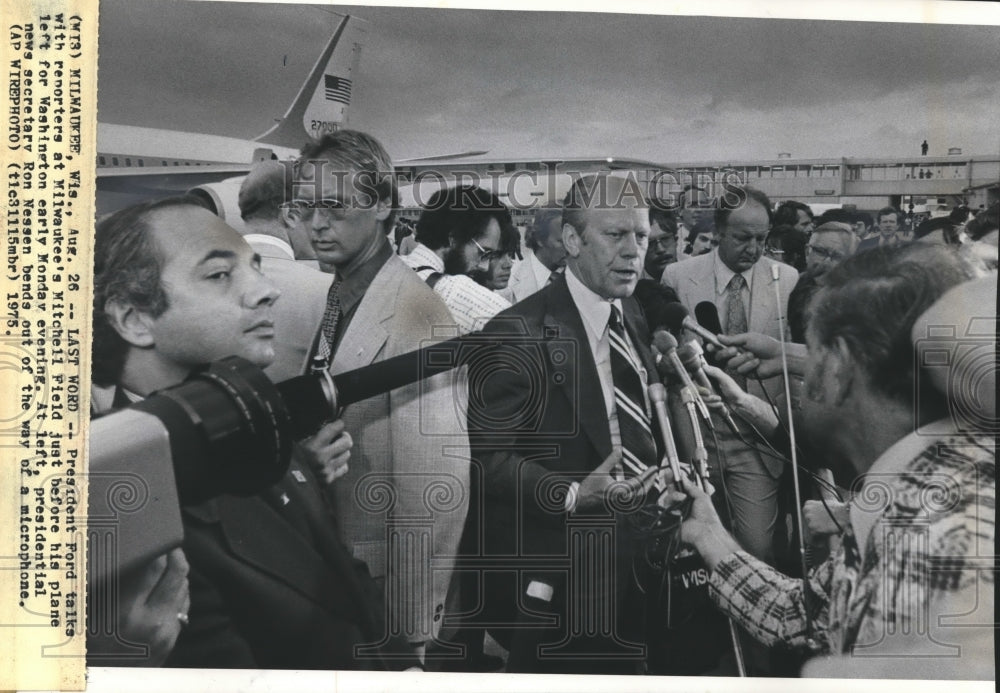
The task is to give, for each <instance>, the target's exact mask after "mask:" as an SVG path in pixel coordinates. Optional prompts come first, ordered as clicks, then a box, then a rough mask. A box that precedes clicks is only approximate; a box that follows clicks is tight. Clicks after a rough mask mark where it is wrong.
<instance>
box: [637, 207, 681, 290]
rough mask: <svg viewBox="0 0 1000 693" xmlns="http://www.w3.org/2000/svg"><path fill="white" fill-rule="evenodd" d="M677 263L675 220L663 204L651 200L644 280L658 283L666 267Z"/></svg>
mask: <svg viewBox="0 0 1000 693" xmlns="http://www.w3.org/2000/svg"><path fill="white" fill-rule="evenodd" d="M674 262H677V218H676V217H675V216H674V213H673V212H671V211H670V210H669V209H665V208H664V206H663V203H662V202H660V201H658V200H651V201H650V206H649V248H648V250H646V259H645V261H644V262H643V268H644V269H645V270H646V276H645V277H644V278H645V279H655V280H656V281H659V280H660V278H661V277H663V270H665V269H666V268H667V265H669V264H671V263H674Z"/></svg>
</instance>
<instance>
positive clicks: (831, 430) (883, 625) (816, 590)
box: [682, 246, 996, 678]
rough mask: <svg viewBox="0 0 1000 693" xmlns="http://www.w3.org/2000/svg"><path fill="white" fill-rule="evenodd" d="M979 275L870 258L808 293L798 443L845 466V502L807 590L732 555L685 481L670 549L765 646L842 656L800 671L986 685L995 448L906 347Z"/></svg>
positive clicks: (906, 259)
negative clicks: (690, 500) (703, 574)
mask: <svg viewBox="0 0 1000 693" xmlns="http://www.w3.org/2000/svg"><path fill="white" fill-rule="evenodd" d="M981 271H982V270H981V267H979V266H978V265H977V264H976V263H975V262H973V261H970V260H969V259H968V258H966V257H963V256H961V255H959V254H956V253H955V252H952V251H950V250H948V249H947V248H929V247H923V248H921V247H917V246H913V247H903V248H898V249H885V250H883V249H879V250H877V251H873V252H870V253H866V254H863V255H859V256H856V257H853V258H851V259H849V260H847V261H845V262H844V263H843V264H842V265H841V266H839V267H837V268H835V269H834V270H831V271H830V273H828V275H827V277H826V278H825V279H824V283H823V287H822V288H821V289H820V291H819V292H818V293H817V295H816V296H815V298H814V299H813V300H812V302H811V304H810V311H809V313H810V315H811V319H810V324H809V329H808V332H807V342H808V347H809V349H808V359H807V362H806V369H805V384H804V387H803V392H802V407H801V417H800V421H799V425H800V434H801V435H803V436H808V437H809V438H810V442H811V443H812V445H811V448H812V449H816V450H819V449H823V450H828V451H829V453H830V455H829V457H830V459H829V460H823V461H822V462H824V463H826V464H828V465H831V466H834V463H835V461H836V460H841V461H844V460H847V461H849V462H850V465H849V467H848V466H846V465H844V464H841V465H840V468H839V469H836V470H835V471H836V472H838V477H839V481H840V482H841V483H842V484H843V485H845V486H848V487H850V488H851V489H852V491H854V495H853V499H852V502H851V504H850V514H849V521H848V522H847V523H846V526H844V527H843V528H842V529H843V534H842V542H841V544H842V545H841V548H840V549H839V550H838V551H837V553H835V554H834V555H832V556H831V557H830V558H829V559H828V560H827V561H826V562H825V563H823V564H821V565H820V566H818V567H817V568H816V569H815V570H813V571H812V572H811V573H810V580H809V582H810V586H811V589H810V594H808V595H804V594H803V584H802V581H801V580H796V579H792V578H788V577H786V576H784V575H781V574H780V573H778V572H777V571H776V570H774V569H773V568H771V567H770V566H768V565H766V564H764V563H763V562H761V561H759V560H757V559H755V558H753V557H752V556H750V555H749V554H747V553H746V552H745V551H743V550H742V549H740V547H739V545H738V544H737V543H736V542H735V541H734V540H733V539H732V537H730V536H729V535H728V534H727V533H726V532H725V530H724V529H723V528H722V525H721V523H720V522H719V519H718V516H717V515H716V514H715V511H714V510H713V508H712V504H711V502H710V500H709V498H708V496H707V495H706V494H704V493H702V492H701V491H699V490H698V489H696V488H695V487H694V486H693V485H691V484H690V483H687V482H686V481H685V482H684V484H685V490H686V491H687V492H688V493H689V494H690V495H691V496H693V497H694V506H693V510H692V513H691V517H690V518H689V519H688V520H687V521H686V522H685V523H684V525H683V528H682V534H683V540H684V541H685V542H687V543H690V544H692V545H693V546H694V547H695V548H696V549H697V550H698V551H699V553H700V554H701V555H702V557H703V558H704V559H705V562H706V564H707V565H708V567H709V569H710V570H711V577H710V593H711V595H712V598H713V600H714V601H715V602H716V604H717V605H718V606H719V608H721V609H722V610H723V611H724V612H726V613H727V614H728V615H730V616H731V617H733V618H734V619H735V620H736V621H737V622H739V623H740V625H742V626H743V627H745V628H746V629H747V630H748V631H749V632H750V633H751V634H752V635H753V636H754V637H755V638H757V639H758V640H760V641H761V642H763V643H764V644H766V645H774V644H778V643H784V644H786V645H791V646H793V647H800V648H805V649H807V650H809V651H811V652H813V653H816V654H829V655H844V656H849V659H847V658H841V659H835V660H832V665H831V666H828V667H826V668H825V669H824V668H823V667H822V666H820V667H816V668H809V667H807V670H806V672H805V673H806V674H807V675H809V674H815V675H824V674H832V675H837V676H851V675H862V676H899V677H904V678H915V677H928V676H936V677H944V678H969V677H972V678H991V677H992V676H993V668H992V667H993V663H992V624H993V622H994V614H993V592H994V581H995V575H994V570H995V568H994V554H995V549H994V536H995V532H994V528H995V491H996V476H995V474H996V448H995V440H994V438H993V437H992V435H991V434H990V433H988V432H981V431H976V430H970V427H969V426H968V425H965V423H964V422H961V421H956V420H955V419H954V417H953V416H951V415H950V413H951V412H950V406H949V402H948V399H947V397H946V396H945V395H943V394H941V393H940V392H939V391H937V390H936V389H935V388H933V387H930V386H929V384H928V382H927V379H926V374H925V373H924V371H923V370H922V369H919V368H915V366H914V364H915V363H917V360H916V358H915V355H916V351H915V348H914V343H913V341H912V340H911V329H912V328H913V326H914V323H915V321H916V320H917V318H918V317H919V316H920V315H921V314H922V313H924V311H925V310H927V308H928V307H930V306H931V305H932V304H933V303H934V302H935V301H936V300H937V299H939V298H940V297H941V296H942V295H943V294H944V293H945V292H946V291H947V290H948V289H950V288H952V287H954V286H956V285H958V284H961V283H963V282H966V281H968V280H970V279H973V278H976V277H977V276H980V274H981ZM993 286H994V287H995V282H994V284H993ZM994 291H995V288H994ZM994 295H995V294H994ZM974 309H975V310H977V311H983V314H984V315H995V314H996V308H995V304H994V307H993V309H992V311H991V310H990V308H989V306H981V307H980V306H976V307H975V308H974ZM977 314H978V313H977ZM994 339H995V338H994ZM712 374H713V375H717V376H720V377H724V376H721V372H719V371H715V370H714V369H713V370H712ZM922 378H923V380H922ZM723 390H724V391H728V392H729V393H730V394H733V393H734V392H735V390H734V388H733V385H732V383H728V384H724V387H723ZM735 394H736V397H737V399H739V398H740V397H747V395H745V393H735ZM740 406H741V405H740V403H739V402H735V403H734V409H737V410H739V409H740ZM807 604H808V607H807ZM807 611H808V619H807ZM873 662H877V664H876V665H875V666H874V667H873V666H872V663H873ZM873 672H874V673H873Z"/></svg>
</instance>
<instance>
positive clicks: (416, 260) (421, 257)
mask: <svg viewBox="0 0 1000 693" xmlns="http://www.w3.org/2000/svg"><path fill="white" fill-rule="evenodd" d="M409 257H411V258H413V259H412V261H411V262H410V263H409V264H410V266H411V267H433V268H434V271H435V272H444V260H442V259H441V256H440V255H438V254H437V253H435V252H434V251H433V250H431V249H430V248H428V247H427V246H426V245H424V244H423V243H417V244H416V245H415V246H414V247H413V250H411V251H410V253H409Z"/></svg>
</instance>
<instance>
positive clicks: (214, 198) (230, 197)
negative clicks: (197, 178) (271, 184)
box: [187, 176, 246, 233]
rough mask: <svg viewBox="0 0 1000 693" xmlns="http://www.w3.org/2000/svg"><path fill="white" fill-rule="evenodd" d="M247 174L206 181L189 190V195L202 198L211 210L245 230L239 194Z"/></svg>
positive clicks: (237, 227) (234, 226) (240, 230)
mask: <svg viewBox="0 0 1000 693" xmlns="http://www.w3.org/2000/svg"><path fill="white" fill-rule="evenodd" d="M244 178H246V176H236V177H235V178H227V179H225V180H221V181H219V182H218V183H205V184H204V185H198V186H196V187H194V188H191V189H190V190H188V191H187V194H188V195H191V196H192V197H196V198H198V199H199V200H201V201H202V202H203V203H204V204H205V206H206V207H207V208H208V209H209V211H211V212H214V213H215V214H217V215H218V216H219V218H220V219H222V220H223V221H225V222H226V223H227V224H229V225H230V226H232V227H233V228H234V229H236V230H237V231H239V232H241V233H242V232H243V219H242V218H241V217H240V205H239V194H240V185H242V183H243V180H244Z"/></svg>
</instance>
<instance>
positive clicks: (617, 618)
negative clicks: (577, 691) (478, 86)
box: [469, 176, 659, 673]
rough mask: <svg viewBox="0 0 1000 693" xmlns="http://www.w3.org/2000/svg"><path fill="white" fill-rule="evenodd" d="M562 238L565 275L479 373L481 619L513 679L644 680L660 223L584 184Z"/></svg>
mask: <svg viewBox="0 0 1000 693" xmlns="http://www.w3.org/2000/svg"><path fill="white" fill-rule="evenodd" d="M630 193H631V194H630ZM562 235H563V243H564V245H565V247H566V252H567V255H568V257H567V263H566V267H567V269H566V272H565V275H564V276H560V277H557V278H556V279H555V280H554V281H553V282H552V283H551V284H549V285H548V286H546V287H545V288H543V289H541V290H540V291H539V292H537V293H535V294H533V295H531V296H529V297H528V298H526V299H525V300H524V301H522V302H520V303H518V304H517V305H515V306H513V307H511V308H510V309H508V310H506V311H504V312H503V313H501V314H500V315H498V316H497V317H496V318H494V319H493V320H492V321H491V322H490V323H489V324H488V325H487V326H486V328H485V329H484V331H483V339H484V341H485V342H486V344H485V345H484V346H483V347H482V353H481V354H480V355H479V357H478V358H476V359H474V361H473V364H472V365H471V366H470V373H469V378H470V392H474V393H475V395H476V396H470V403H469V433H470V443H471V445H472V450H473V459H474V460H475V463H476V470H475V473H474V481H476V480H477V477H478V474H479V473H481V475H482V492H483V512H482V515H481V516H480V518H479V519H480V521H481V522H483V524H484V527H483V530H484V531H483V538H484V545H483V547H482V549H483V552H484V554H485V555H486V556H489V557H490V558H491V559H495V560H496V564H495V565H494V566H491V567H490V568H487V569H486V570H485V571H483V572H484V587H483V589H482V590H481V593H482V594H483V595H484V596H483V602H484V604H483V606H484V616H485V618H486V620H487V621H489V625H490V630H491V633H492V634H493V635H494V637H496V638H497V639H498V640H499V641H500V642H501V644H504V645H505V646H507V647H508V648H509V649H510V656H509V659H508V665H507V670H508V671H512V672H536V673H539V672H548V673H639V672H642V671H643V670H644V659H645V647H644V645H643V629H644V623H643V618H642V614H643V604H642V599H641V598H640V596H639V594H638V589H637V588H636V585H635V584H634V582H633V579H632V568H633V559H634V557H635V553H636V550H635V547H634V540H633V539H632V532H631V529H630V527H629V526H628V520H629V518H630V517H634V516H635V511H636V510H637V509H638V507H639V506H641V505H642V504H643V502H644V500H645V496H646V493H647V492H648V491H649V489H650V487H651V485H652V483H653V477H654V473H655V465H656V464H657V462H658V460H659V455H658V453H657V445H658V442H657V437H656V435H655V433H654V431H655V429H656V427H655V425H654V424H652V423H651V418H652V417H651V416H650V411H651V410H650V408H649V403H648V401H647V395H646V385H647V381H649V380H650V379H655V373H656V370H655V364H654V361H653V358H652V355H651V353H650V351H649V348H648V344H649V341H650V340H649V335H648V331H647V328H646V323H645V321H644V319H643V317H642V315H641V312H640V310H639V308H638V306H637V304H636V303H635V301H634V299H632V298H631V295H632V292H633V290H634V288H635V285H636V282H637V281H638V279H639V277H640V276H641V274H642V271H643V258H644V256H645V253H646V248H647V245H648V240H649V217H648V207H647V205H646V203H645V200H644V199H642V195H641V194H640V193H637V192H636V191H635V190H634V188H630V187H629V186H628V185H627V183H626V182H625V181H624V180H623V179H621V178H614V177H610V176H599V177H587V178H583V179H581V180H579V181H578V182H577V183H576V184H575V185H574V186H573V188H572V189H571V190H570V192H569V194H568V195H567V198H566V200H565V202H564V205H563V229H562ZM474 488H475V487H474ZM616 491H618V492H620V493H618V494H616Z"/></svg>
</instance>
